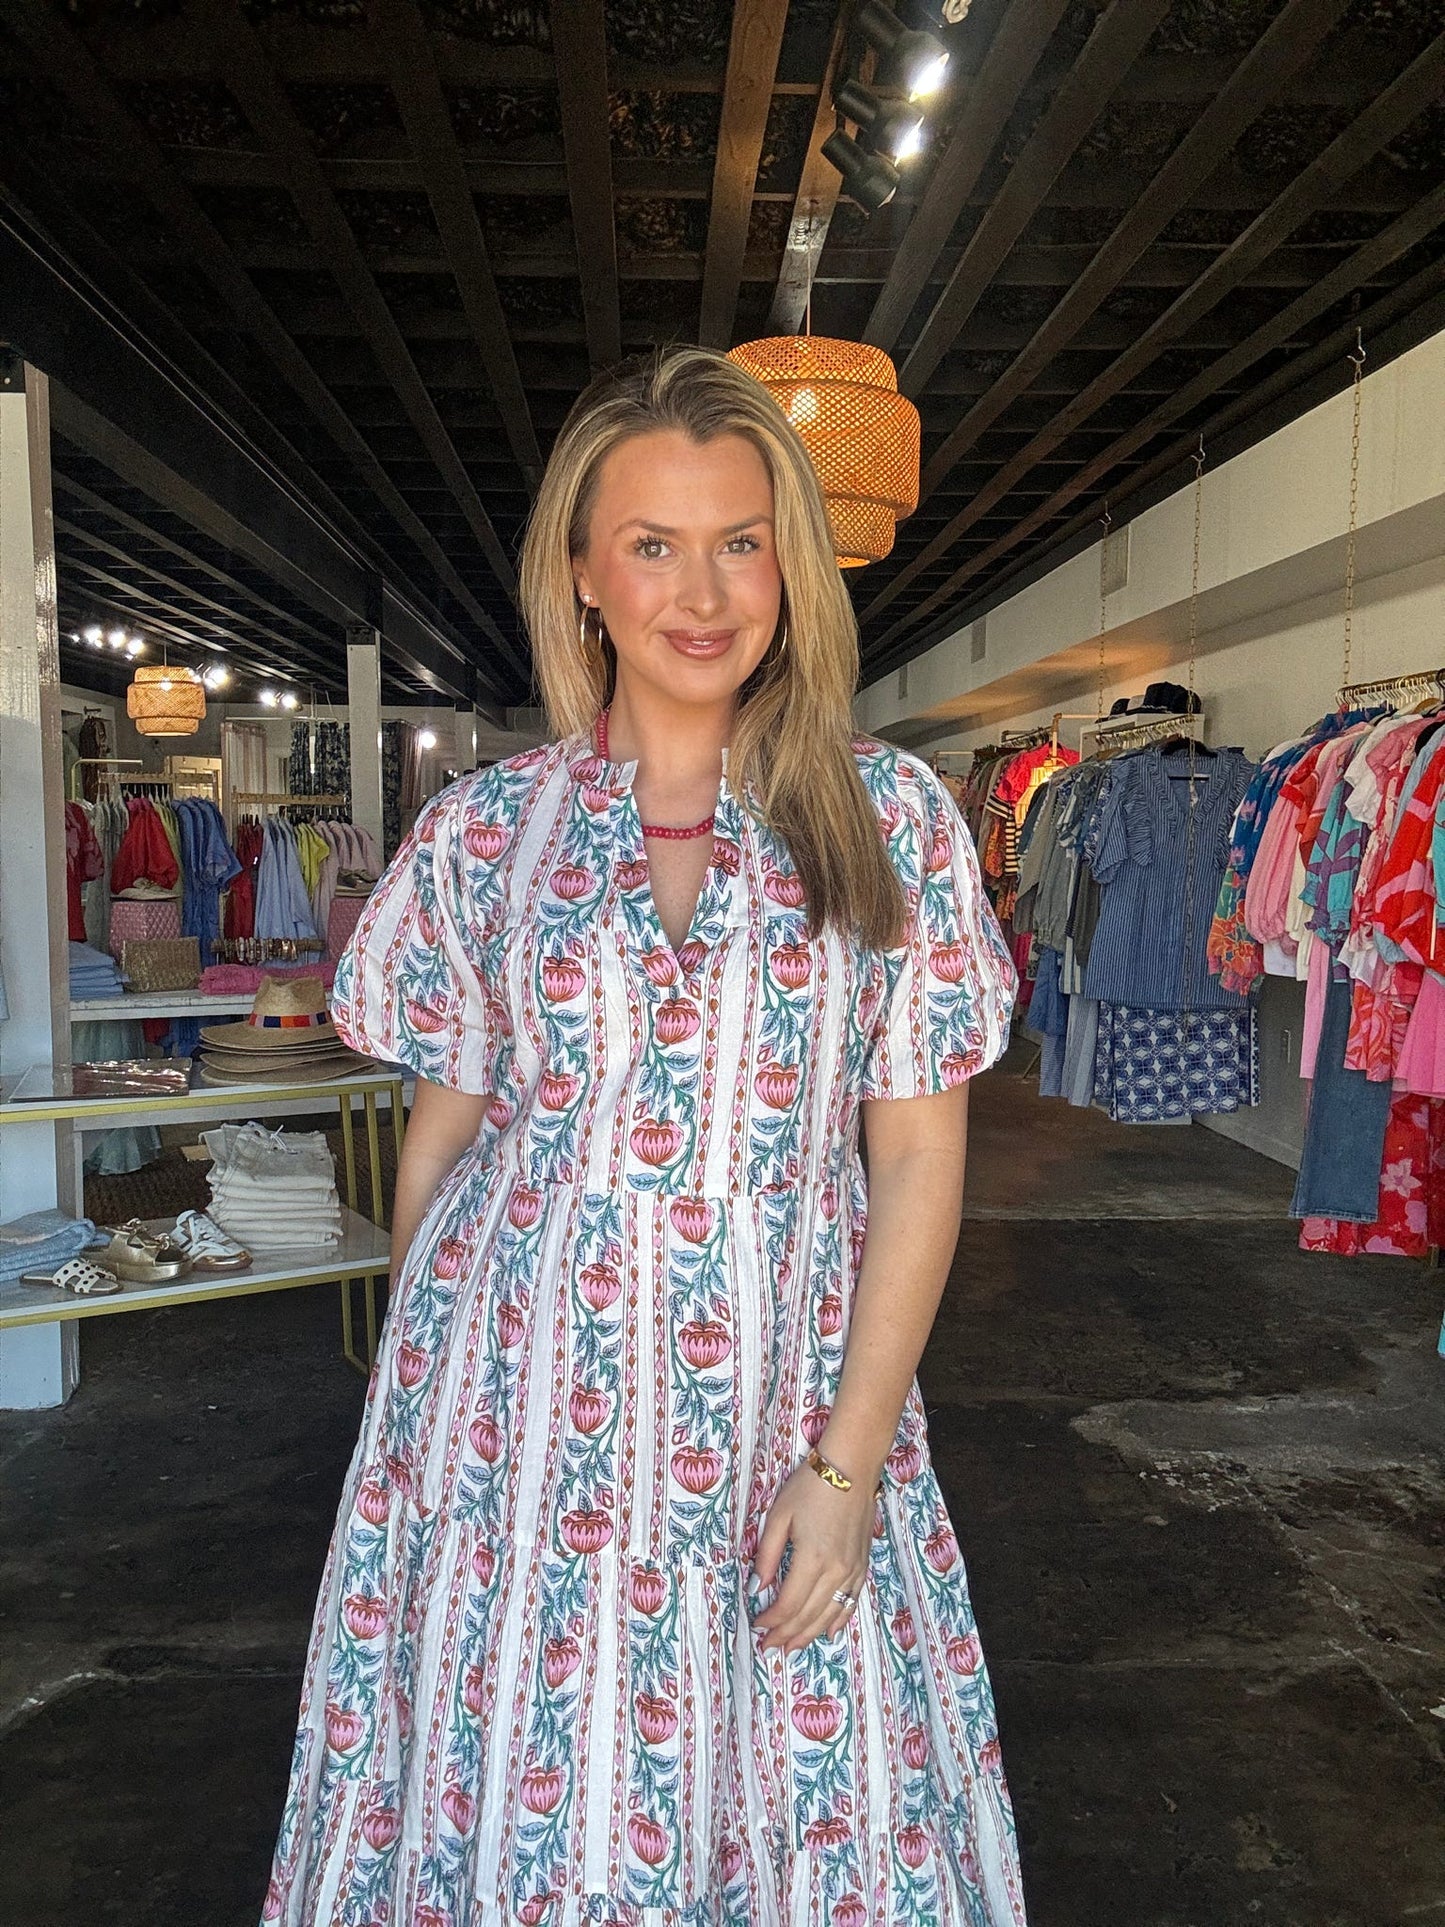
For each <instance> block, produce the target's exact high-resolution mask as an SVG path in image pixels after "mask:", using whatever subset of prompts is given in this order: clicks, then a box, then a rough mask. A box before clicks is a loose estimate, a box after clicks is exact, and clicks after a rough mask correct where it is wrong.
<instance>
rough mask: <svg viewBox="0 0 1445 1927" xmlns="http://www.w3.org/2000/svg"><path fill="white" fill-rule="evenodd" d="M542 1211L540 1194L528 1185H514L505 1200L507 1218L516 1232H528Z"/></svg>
mask: <svg viewBox="0 0 1445 1927" xmlns="http://www.w3.org/2000/svg"><path fill="white" fill-rule="evenodd" d="M541 1211H542V1193H541V1192H540V1191H537V1190H534V1189H533V1188H532V1186H531V1185H530V1184H514V1185H513V1186H512V1195H511V1197H510V1198H509V1199H508V1200H507V1216H508V1217H509V1218H510V1219H511V1221H512V1223H513V1224H514V1225H515V1226H516V1227H517V1229H518V1231H530V1230H531V1228H532V1226H533V1225H534V1224H535V1223H536V1222H537V1219H538V1218H539V1217H540V1215H541Z"/></svg>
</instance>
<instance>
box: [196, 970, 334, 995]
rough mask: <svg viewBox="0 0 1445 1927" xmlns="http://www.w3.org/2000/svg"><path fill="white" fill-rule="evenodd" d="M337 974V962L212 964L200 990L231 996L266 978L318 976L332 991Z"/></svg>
mask: <svg viewBox="0 0 1445 1927" xmlns="http://www.w3.org/2000/svg"><path fill="white" fill-rule="evenodd" d="M335 975H336V965H335V964H334V963H320V962H317V963H306V964H236V963H219V964H212V965H211V966H210V968H209V969H208V970H203V971H202V972H201V981H200V985H199V989H200V990H201V992H202V993H203V994H205V993H208V992H211V991H214V992H216V993H217V994H218V995H221V994H224V995H227V996H229V995H230V993H231V992H232V991H235V990H259V989H260V987H261V979H262V978H263V977H319V978H320V979H321V981H322V983H324V984H325V986H326V988H327V989H328V990H330V988H331V979H332V978H333V977H334V976H335Z"/></svg>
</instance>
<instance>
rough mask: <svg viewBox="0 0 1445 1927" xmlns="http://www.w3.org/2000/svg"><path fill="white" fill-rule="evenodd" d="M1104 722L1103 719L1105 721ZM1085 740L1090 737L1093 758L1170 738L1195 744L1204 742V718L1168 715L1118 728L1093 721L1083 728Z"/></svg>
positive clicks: (1196, 715)
mask: <svg viewBox="0 0 1445 1927" xmlns="http://www.w3.org/2000/svg"><path fill="white" fill-rule="evenodd" d="M1105 721H1107V718H1106V719H1105ZM1083 734H1084V736H1085V737H1089V736H1092V737H1093V738H1094V748H1093V750H1092V752H1091V754H1093V755H1095V756H1099V755H1103V754H1105V753H1108V754H1110V755H1112V754H1114V753H1115V752H1116V751H1122V750H1130V749H1146V748H1147V747H1148V745H1149V744H1150V743H1163V742H1167V741H1168V740H1169V738H1170V737H1171V736H1183V737H1185V738H1186V739H1187V740H1189V741H1191V742H1195V743H1201V744H1202V743H1203V741H1204V717H1203V716H1202V715H1201V714H1198V713H1195V714H1194V715H1188V714H1178V715H1176V714H1172V713H1171V714H1170V715H1167V716H1155V717H1152V718H1151V719H1150V721H1148V722H1147V723H1134V724H1127V723H1126V724H1124V725H1123V726H1122V727H1120V728H1118V729H1107V728H1105V726H1104V724H1103V723H1100V722H1097V721H1096V722H1095V723H1094V724H1093V726H1092V728H1089V729H1085V730H1084V732H1083Z"/></svg>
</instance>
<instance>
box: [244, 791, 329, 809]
mask: <svg viewBox="0 0 1445 1927" xmlns="http://www.w3.org/2000/svg"><path fill="white" fill-rule="evenodd" d="M346 800H347V799H346V797H345V796H341V795H336V794H327V795H320V796H297V795H296V794H295V793H294V792H293V791H291V790H237V791H236V792H235V793H234V795H233V796H232V798H231V806H232V808H233V809H238V810H239V809H243V808H246V807H251V808H260V809H263V810H299V809H308V810H327V809H330V810H336V809H341V808H342V807H343V806H344V805H345V803H346Z"/></svg>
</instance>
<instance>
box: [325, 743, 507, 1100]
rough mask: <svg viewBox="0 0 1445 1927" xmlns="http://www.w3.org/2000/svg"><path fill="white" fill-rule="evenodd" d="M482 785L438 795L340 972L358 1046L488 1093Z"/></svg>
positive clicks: (374, 900)
mask: <svg viewBox="0 0 1445 1927" xmlns="http://www.w3.org/2000/svg"><path fill="white" fill-rule="evenodd" d="M475 782H476V779H474V778H473V779H464V781H463V782H461V783H457V784H453V785H452V787H451V788H450V789H447V790H443V791H442V792H441V794H440V795H439V796H436V797H434V798H433V799H432V800H431V802H429V803H428V804H427V805H426V807H425V808H424V809H423V810H422V812H421V814H420V815H419V816H418V818H417V820H416V826H415V828H414V829H413V830H412V831H411V833H410V834H409V835H408V836H407V837H406V839H405V840H404V842H403V843H402V845H401V847H400V849H399V850H398V851H397V853H396V855H395V856H394V857H393V858H392V861H391V863H390V864H389V865H388V866H387V869H386V871H385V873H384V874H383V876H382V878H381V881H380V882H379V883H378V884H377V886H376V888H375V889H374V890H373V891H372V893H371V895H370V897H369V898H368V899H367V903H366V908H365V910H364V912H363V913H362V917H361V920H360V922H359V923H358V924H357V926H356V929H355V930H354V931H353V933H352V936H351V940H350V942H349V943H348V944H347V946H346V949H345V950H344V951H343V952H342V955H341V960H340V962H339V963H338V964H337V966H336V981H335V984H334V986H333V988H332V993H331V1015H332V1020H333V1021H334V1023H335V1025H336V1028H337V1030H338V1032H339V1033H340V1034H341V1036H342V1038H343V1039H344V1040H345V1042H346V1043H348V1044H349V1045H350V1046H351V1047H352V1049H353V1050H358V1051H361V1052H363V1053H364V1054H365V1055H366V1056H367V1057H376V1058H380V1059H382V1060H383V1061H384V1062H387V1063H395V1064H404V1065H406V1066H407V1068H408V1069H410V1070H413V1071H415V1072H416V1073H417V1075H418V1076H420V1077H424V1078H426V1079H427V1080H428V1081H429V1082H430V1083H433V1084H444V1085H446V1086H447V1087H448V1088H449V1089H451V1090H454V1091H464V1092H466V1093H467V1094H468V1095H470V1096H473V1097H485V1096H486V1095H487V1094H488V1077H489V1073H490V1069H491V1058H492V1048H491V1045H492V1033H493V1031H494V1028H495V1026H494V1025H493V1024H492V1023H491V1022H490V1021H489V1018H488V1009H487V996H486V991H485V987H484V985H483V982H482V978H481V975H480V972H479V970H478V968H477V964H476V962H475V961H474V959H473V956H472V954H471V952H470V950H469V947H468V933H469V932H470V931H472V930H475V929H476V928H477V927H479V925H480V922H481V916H480V908H479V905H477V904H476V903H474V902H473V901H472V899H473V898H474V897H475V896H476V894H477V881H476V876H475V874H474V872H475V871H476V869H477V867H478V866H477V865H475V864H472V863H470V862H469V861H468V859H467V850H468V847H469V845H470V844H471V843H476V842H477V841H478V839H477V837H476V836H474V835H471V834H470V831H471V829H472V828H473V827H474V826H473V825H472V821H471V819H472V818H473V816H476V815H477V814H478V812H477V810H476V809H475V807H474V806H473V798H472V794H471V793H472V790H473V788H474V785H475ZM483 827H485V828H488V829H494V828H495V826H492V825H484V826H483Z"/></svg>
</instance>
